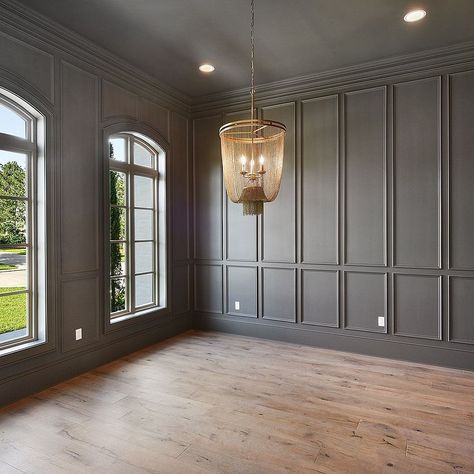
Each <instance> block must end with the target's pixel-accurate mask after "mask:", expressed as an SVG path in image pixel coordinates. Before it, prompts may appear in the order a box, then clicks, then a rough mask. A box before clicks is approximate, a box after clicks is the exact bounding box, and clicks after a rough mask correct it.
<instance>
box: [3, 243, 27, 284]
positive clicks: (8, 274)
mask: <svg viewBox="0 0 474 474" xmlns="http://www.w3.org/2000/svg"><path fill="white" fill-rule="evenodd" d="M0 263H5V264H9V265H15V266H16V268H15V269H14V270H2V271H0V288H12V287H17V286H26V281H27V274H26V255H17V254H15V253H8V252H1V251H0Z"/></svg>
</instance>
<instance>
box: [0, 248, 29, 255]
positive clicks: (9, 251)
mask: <svg viewBox="0 0 474 474" xmlns="http://www.w3.org/2000/svg"><path fill="white" fill-rule="evenodd" d="M2 252H6V253H14V254H16V255H26V249H0V253H2Z"/></svg>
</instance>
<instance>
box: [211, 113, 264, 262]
mask: <svg viewBox="0 0 474 474" xmlns="http://www.w3.org/2000/svg"><path fill="white" fill-rule="evenodd" d="M248 117H249V111H248V110H245V111H242V112H233V113H230V114H225V116H224V122H225V123H228V122H234V121H237V120H244V119H247V118H248ZM216 135H217V133H216ZM226 206H227V209H226V211H227V212H226V219H227V222H226V252H227V260H234V261H245V262H256V261H257V217H256V216H244V215H243V210H242V204H235V203H233V202H232V201H231V200H230V199H229V198H228V197H227V193H226Z"/></svg>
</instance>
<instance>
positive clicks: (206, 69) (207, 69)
mask: <svg viewBox="0 0 474 474" xmlns="http://www.w3.org/2000/svg"><path fill="white" fill-rule="evenodd" d="M215 69H216V68H215V67H214V66H213V65H212V64H201V65H200V66H199V70H200V71H201V72H213V71H215Z"/></svg>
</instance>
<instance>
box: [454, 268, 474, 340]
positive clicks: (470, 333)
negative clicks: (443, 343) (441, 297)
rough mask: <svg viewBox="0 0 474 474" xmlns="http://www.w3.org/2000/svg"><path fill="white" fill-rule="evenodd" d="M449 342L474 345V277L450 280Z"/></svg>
mask: <svg viewBox="0 0 474 474" xmlns="http://www.w3.org/2000/svg"><path fill="white" fill-rule="evenodd" d="M448 311H449V340H450V341H454V342H462V343H466V344H474V277H454V276H452V277H450V278H449V310H448Z"/></svg>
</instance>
